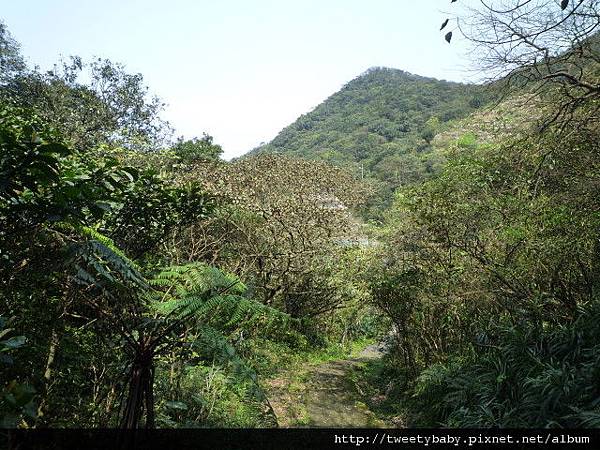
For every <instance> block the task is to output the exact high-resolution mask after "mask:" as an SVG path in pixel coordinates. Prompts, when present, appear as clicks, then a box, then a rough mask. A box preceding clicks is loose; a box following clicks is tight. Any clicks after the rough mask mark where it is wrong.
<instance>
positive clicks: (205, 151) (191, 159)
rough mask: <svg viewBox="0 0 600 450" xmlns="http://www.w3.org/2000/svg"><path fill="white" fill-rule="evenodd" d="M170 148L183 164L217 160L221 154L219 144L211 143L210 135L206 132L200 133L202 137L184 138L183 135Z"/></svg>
mask: <svg viewBox="0 0 600 450" xmlns="http://www.w3.org/2000/svg"><path fill="white" fill-rule="evenodd" d="M172 150H173V152H175V155H176V156H178V157H179V159H180V160H181V161H182V162H183V163H184V164H192V163H196V162H207V161H217V160H218V159H219V158H220V157H221V155H222V154H223V149H222V148H221V146H220V145H217V144H213V138H212V136H209V135H208V134H206V133H204V134H203V135H202V138H192V139H188V140H184V138H183V137H180V138H178V139H177V142H176V143H175V145H173V147H172Z"/></svg>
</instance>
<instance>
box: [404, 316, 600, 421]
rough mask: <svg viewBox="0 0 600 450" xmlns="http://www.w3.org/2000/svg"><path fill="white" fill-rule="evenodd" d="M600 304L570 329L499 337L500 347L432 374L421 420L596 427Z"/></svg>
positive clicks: (513, 330)
mask: <svg viewBox="0 0 600 450" xmlns="http://www.w3.org/2000/svg"><path fill="white" fill-rule="evenodd" d="M596 314H597V305H596V306H594V309H592V310H586V311H583V312H582V314H581V315H580V317H579V318H578V319H577V320H576V321H574V322H572V323H570V324H566V325H562V326H552V327H547V328H545V329H532V328H530V327H528V326H526V325H525V324H524V325H525V326H523V325H522V326H520V327H510V328H505V329H501V330H499V331H498V333H499V334H498V338H497V340H496V342H497V344H495V345H489V344H488V345H486V344H480V345H482V347H481V348H478V349H477V351H475V352H473V354H472V356H470V357H468V358H462V359H460V358H452V359H450V361H448V362H445V363H441V364H438V365H433V366H431V367H429V368H427V369H426V370H425V371H423V372H422V374H421V375H420V376H419V378H418V379H417V383H416V387H415V399H414V403H415V405H417V404H418V405H419V409H420V411H422V413H421V414H422V417H421V420H423V421H424V423H428V424H430V425H432V426H437V425H442V426H451V427H486V428H487V427H537V428H544V427H556V426H559V427H566V428H576V427H598V425H599V424H600V408H599V405H598V396H599V394H600V387H599V386H598V383H597V381H596V379H597V375H598V373H599V372H598V371H599V370H600V359H599V357H598V355H599V350H600V348H599V346H598V337H599V336H598V331H599V330H598V326H597V323H596V322H597V321H596V319H595V317H596Z"/></svg>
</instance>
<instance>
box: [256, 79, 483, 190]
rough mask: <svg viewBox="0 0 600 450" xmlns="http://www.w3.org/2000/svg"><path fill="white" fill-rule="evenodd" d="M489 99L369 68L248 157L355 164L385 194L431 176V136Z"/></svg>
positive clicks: (473, 90) (471, 88)
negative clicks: (280, 155)
mask: <svg viewBox="0 0 600 450" xmlns="http://www.w3.org/2000/svg"><path fill="white" fill-rule="evenodd" d="M489 97H490V94H489V93H485V92H484V91H483V89H482V87H481V86H476V85H466V84H460V83H452V82H448V81H440V80H436V79H434V78H426V77H421V76H418V75H413V74H410V73H407V72H404V71H401V70H397V69H388V68H372V69H369V70H367V71H366V72H365V73H363V74H362V75H360V76H359V77H357V78H355V79H354V80H352V81H350V82H349V83H347V84H346V85H345V86H344V87H343V88H342V89H341V90H340V91H339V92H336V93H335V94H333V95H332V96H331V97H329V98H328V99H326V100H325V101H324V102H323V103H321V104H320V105H319V106H317V107H316V108H315V109H314V110H313V111H311V112H309V113H308V114H304V115H302V116H300V117H299V118H298V120H296V121H295V122H294V123H293V124H291V125H289V126H288V127H286V128H284V129H283V130H282V131H281V132H280V133H279V134H278V135H277V137H275V139H273V141H271V142H270V143H268V144H266V145H263V146H261V147H258V148H256V149H254V150H252V152H250V153H251V154H254V153H259V152H278V153H285V154H289V155H294V156H300V157H305V158H310V159H323V160H326V161H330V162H334V163H336V164H344V165H352V166H353V167H354V169H355V170H356V171H357V173H361V174H363V175H364V176H365V177H368V176H372V177H374V178H376V179H378V180H381V181H383V182H384V187H385V190H386V191H388V192H389V190H391V189H394V188H396V187H398V186H400V185H405V184H411V183H414V182H416V181H420V180H422V179H424V177H426V176H427V175H428V174H430V173H433V172H434V171H435V169H436V166H437V165H438V164H439V162H440V161H439V157H438V156H437V155H436V154H435V152H433V151H432V146H431V140H432V139H433V137H434V136H435V134H436V133H437V132H439V131H440V130H442V129H444V127H445V124H446V123H447V122H449V121H451V120H454V119H458V118H461V117H464V116H466V115H468V114H469V113H471V112H472V111H473V110H475V109H477V108H479V107H481V106H482V105H483V104H485V103H486V102H487V100H488V99H489Z"/></svg>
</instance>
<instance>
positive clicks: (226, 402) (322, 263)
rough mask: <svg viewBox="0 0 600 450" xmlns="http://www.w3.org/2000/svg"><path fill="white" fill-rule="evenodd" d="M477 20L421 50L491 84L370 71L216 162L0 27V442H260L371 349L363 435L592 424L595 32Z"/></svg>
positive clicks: (559, 19)
mask: <svg viewBox="0 0 600 450" xmlns="http://www.w3.org/2000/svg"><path fill="white" fill-rule="evenodd" d="M492 3H494V4H493V5H491V6H490V5H487V3H482V5H481V6H480V7H479V9H475V10H471V11H467V12H462V13H458V17H455V18H453V20H452V22H451V21H450V20H449V21H447V22H445V25H444V27H443V28H445V29H444V30H442V37H441V38H443V36H444V33H450V32H451V31H453V32H454V33H456V34H459V33H460V32H462V33H463V35H464V36H465V37H466V38H467V39H471V40H473V41H474V43H475V44H476V45H477V46H478V47H477V48H479V49H480V51H484V52H487V53H486V55H488V58H487V59H486V60H485V61H484V62H485V63H486V64H492V63H494V67H496V68H497V69H498V70H499V71H500V72H498V73H501V74H502V76H500V77H497V79H496V80H495V82H494V83H493V84H491V83H488V84H484V85H467V84H457V83H450V82H445V81H438V80H434V79H431V78H425V77H420V76H417V75H411V74H408V73H406V72H402V71H400V70H395V69H385V68H375V69H370V70H368V71H367V72H365V73H363V74H362V75H360V76H359V77H358V78H356V79H354V80H352V81H351V82H349V83H348V84H347V85H346V86H344V88H342V89H341V90H340V91H339V92H338V93H335V94H334V95H332V96H331V97H330V98H328V99H327V100H326V101H325V102H324V103H322V104H321V105H319V106H318V107H317V108H315V110H313V111H312V112H310V113H309V114H306V115H303V116H301V117H300V118H299V119H298V120H297V121H296V122H295V123H293V124H291V125H290V126H289V127H287V128H285V129H284V130H282V132H281V133H280V134H279V135H278V136H277V137H276V138H275V139H274V140H273V141H272V142H271V143H268V144H266V145H264V146H262V147H260V148H258V149H255V150H254V151H252V152H251V154H250V155H246V156H244V157H243V158H240V159H238V160H235V161H231V162H226V161H223V160H222V159H220V156H221V154H222V151H223V150H222V148H221V147H220V146H219V145H216V144H215V143H214V142H213V139H212V137H211V136H210V135H208V134H203V135H202V137H199V138H193V139H188V140H186V139H184V138H178V139H173V138H172V130H171V127H170V125H169V124H168V123H166V122H165V121H163V120H162V119H161V110H162V107H163V106H164V105H163V103H162V101H161V100H159V99H158V98H156V97H153V96H152V95H150V94H149V90H148V88H147V87H146V86H145V84H144V81H143V77H142V76H141V75H140V74H129V73H128V72H127V70H126V67H125V66H124V65H121V64H116V63H113V62H111V61H108V60H94V61H90V62H85V61H83V60H82V59H80V58H77V57H73V58H71V59H69V60H66V61H63V62H61V63H59V64H57V65H56V67H55V69H53V70H52V71H49V72H41V71H40V70H39V69H36V68H30V67H28V65H27V64H25V62H24V59H23V56H22V55H21V53H20V48H19V45H18V43H17V42H16V41H15V40H14V39H13V38H12V37H11V35H10V34H9V32H8V30H7V28H6V26H5V25H4V24H1V25H0V67H1V69H2V72H1V73H0V298H1V302H0V374H1V377H0V426H2V427H6V428H14V427H19V428H44V427H74V428H81V427H121V428H128V429H132V428H141V427H146V428H154V427H165V428H182V427H271V426H277V425H278V424H281V423H283V420H282V419H283V418H282V416H281V414H282V412H281V408H280V407H279V405H274V402H275V401H276V400H278V399H276V398H275V397H274V394H273V392H274V391H273V390H272V386H273V384H277V383H276V382H277V380H278V378H277V377H279V376H281V374H282V373H283V372H285V370H292V371H293V370H300V368H301V367H302V366H304V365H307V364H309V362H312V363H314V362H315V360H316V361H317V363H318V362H319V361H323V360H326V359H327V358H335V357H342V356H343V355H347V354H348V352H349V351H350V350H351V349H352V348H353V346H356V345H359V344H360V345H364V344H365V343H374V342H375V343H382V345H383V346H384V351H385V354H384V356H383V357H382V358H380V359H377V360H376V361H372V362H371V363H369V364H364V365H360V366H357V367H354V368H353V369H352V370H353V372H352V374H351V378H352V380H353V381H354V383H355V385H356V387H357V388H356V389H357V393H358V394H357V395H361V396H362V397H361V398H362V399H363V400H364V405H365V407H366V408H368V409H369V410H370V411H371V412H372V414H375V415H376V416H377V417H378V418H380V419H381V420H385V421H386V422H385V423H386V424H394V425H404V426H406V425H408V426H430V427H431V426H446V427H492V426H494V427H598V426H600V409H599V408H600V403H599V402H598V398H600V386H599V385H598V373H599V371H600V347H599V346H600V344H599V343H598V342H600V341H599V338H600V327H599V324H598V321H597V315H598V312H599V308H600V303H599V302H600V298H599V295H600V200H599V199H600V121H599V120H598V119H599V118H598V108H599V105H600V98H599V95H600V54H599V52H600V47H599V46H598V45H597V42H598V35H597V27H598V26H599V25H598V24H600V14H599V12H598V10H597V4H596V2H593V1H585V0H578V1H564V2H560V3H557V2H553V1H542V0H538V1H526V2H517V1H509V0H505V1H499V2H492ZM460 14H466V16H465V17H463V16H460ZM455 19H458V21H457V20H455ZM463 19H470V20H471V24H472V25H473V27H474V28H471V29H466V28H464V27H463V26H462V25H461V24H462V23H463ZM510 27H513V28H514V27H518V31H519V32H518V33H515V32H514V30H512V31H511V28H510ZM477 29H479V30H480V31H481V33H480V34H477V35H473V34H469V33H470V30H477ZM493 30H503V32H502V33H494V32H493ZM486 33H487V34H486ZM446 36H447V35H446ZM507 36H508V37H507ZM507 39H508V40H507ZM447 41H449V42H450V43H452V39H448V38H447ZM451 45H452V44H451ZM528 46H529V47H530V48H529V51H524V49H527V47H528ZM494 58H496V60H494ZM374 218H375V219H377V220H375V221H370V222H367V221H365V219H374ZM301 381H302V380H300V381H298V380H295V383H289V386H285V388H286V389H288V391H289V392H297V391H293V389H297V384H298V383H301ZM281 384H282V383H281V382H280V383H279V385H281ZM300 397H301V396H296V397H294V398H295V399H296V400H295V402H296V403H298V402H299V401H300V400H301V398H300ZM285 423H289V421H285ZM292 424H295V425H307V424H309V425H310V424H312V425H319V423H318V422H314V421H311V420H310V418H306V417H304V418H300V419H298V420H296V421H295V422H292Z"/></svg>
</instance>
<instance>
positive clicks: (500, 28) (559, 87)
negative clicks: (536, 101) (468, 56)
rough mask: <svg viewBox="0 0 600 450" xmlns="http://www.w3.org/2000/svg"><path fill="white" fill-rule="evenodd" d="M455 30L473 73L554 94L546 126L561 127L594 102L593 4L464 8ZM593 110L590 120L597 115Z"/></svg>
mask: <svg viewBox="0 0 600 450" xmlns="http://www.w3.org/2000/svg"><path fill="white" fill-rule="evenodd" d="M456 24H457V26H458V28H459V30H460V31H461V33H462V34H463V36H465V37H466V38H467V39H468V40H469V41H470V42H471V43H472V44H473V45H474V47H475V52H476V53H475V54H476V56H477V57H476V58H475V60H476V61H477V62H478V63H477V64H478V65H479V68H480V69H482V70H483V71H484V73H485V74H487V76H489V77H490V78H492V79H494V80H500V79H502V83H503V84H504V85H505V86H514V87H516V88H520V87H522V86H524V85H527V84H532V85H533V86H535V87H536V92H545V91H548V90H550V91H552V92H556V93H558V95H559V96H560V101H557V99H556V96H555V97H554V100H551V103H552V104H553V106H554V107H553V111H552V113H551V114H550V116H549V117H548V118H547V120H546V123H547V124H552V123H555V122H559V123H564V122H565V121H568V120H570V119H571V117H572V114H573V113H574V112H575V111H576V110H578V109H579V108H581V107H583V106H585V105H593V104H597V103H598V102H597V100H598V99H599V98H600V80H599V77H598V65H599V64H600V39H599V36H598V34H597V32H598V30H600V5H598V2H596V1H594V0H570V1H569V0H563V1H561V2H560V3H559V2H558V1H556V0H497V1H492V2H484V1H480V2H479V4H478V5H477V6H473V7H470V6H465V7H464V9H463V10H461V11H459V12H458V13H457V16H456ZM597 110H598V109H597V107H596V108H593V109H592V111H588V113H590V112H591V114H592V115H593V114H595V113H596V112H597Z"/></svg>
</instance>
